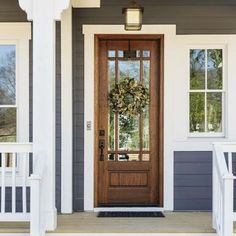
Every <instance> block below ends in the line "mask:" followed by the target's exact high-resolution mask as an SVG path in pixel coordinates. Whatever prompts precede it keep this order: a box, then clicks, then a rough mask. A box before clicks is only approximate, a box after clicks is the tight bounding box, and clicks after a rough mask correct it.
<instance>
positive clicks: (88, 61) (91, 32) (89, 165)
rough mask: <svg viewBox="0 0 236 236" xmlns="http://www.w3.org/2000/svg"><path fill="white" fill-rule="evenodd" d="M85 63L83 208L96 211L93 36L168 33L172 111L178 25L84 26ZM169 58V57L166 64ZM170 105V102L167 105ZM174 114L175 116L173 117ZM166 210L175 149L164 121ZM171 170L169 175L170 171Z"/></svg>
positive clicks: (167, 94)
mask: <svg viewBox="0 0 236 236" xmlns="http://www.w3.org/2000/svg"><path fill="white" fill-rule="evenodd" d="M83 33H84V37H85V38H84V49H85V50H84V52H85V53H84V55H85V58H84V65H85V74H84V75H85V78H84V89H85V92H84V99H85V107H84V112H85V114H84V117H85V118H84V121H85V123H84V127H85V130H84V157H85V158H84V173H85V176H84V209H85V211H93V210H94V149H93V148H91V147H94V126H93V124H94V36H95V35H96V34H117V35H118V34H137V35H138V34H164V36H165V50H164V55H165V59H164V60H165V65H168V66H165V69H164V74H165V78H170V79H165V86H164V87H165V88H168V91H165V106H164V109H165V114H169V113H170V111H169V110H167V109H170V110H172V108H171V107H172V106H171V107H170V105H171V104H172V101H171V99H172V96H171V94H172V92H171V89H172V81H171V73H172V72H171V71H172V66H173V64H174V62H175V61H174V60H173V59H171V58H172V55H173V51H175V45H174V44H175V35H176V26H175V25H144V26H143V28H142V30H141V31H137V32H128V31H125V30H124V26H123V25H84V26H83ZM167 59H168V60H169V61H168V63H167ZM167 104H168V105H167ZM171 117H172V116H171ZM88 121H91V122H92V127H91V130H87V129H86V123H87V122H88ZM164 130H165V134H164V137H165V138H164V147H168V148H165V149H164V156H165V159H164V196H165V197H164V209H165V210H173V175H172V174H171V173H173V152H172V150H171V149H170V148H169V147H170V146H171V145H170V144H169V142H170V140H171V130H172V126H171V123H170V124H168V122H165V125H164ZM169 173H170V174H169Z"/></svg>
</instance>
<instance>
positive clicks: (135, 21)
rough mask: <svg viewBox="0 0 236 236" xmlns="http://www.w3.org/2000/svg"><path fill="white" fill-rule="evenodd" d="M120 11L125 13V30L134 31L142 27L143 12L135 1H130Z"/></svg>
mask: <svg viewBox="0 0 236 236" xmlns="http://www.w3.org/2000/svg"><path fill="white" fill-rule="evenodd" d="M122 12H123V14H124V15H125V30H129V31H136V30H141V29H142V19H143V12H144V8H143V7H142V6H140V5H139V4H137V2H135V1H131V2H130V4H129V6H128V7H126V8H123V10H122Z"/></svg>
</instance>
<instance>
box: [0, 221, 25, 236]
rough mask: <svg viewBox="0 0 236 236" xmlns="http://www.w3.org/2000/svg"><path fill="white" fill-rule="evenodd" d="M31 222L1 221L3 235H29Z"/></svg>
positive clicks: (0, 228) (0, 227)
mask: <svg viewBox="0 0 236 236" xmlns="http://www.w3.org/2000/svg"><path fill="white" fill-rule="evenodd" d="M29 232H30V225H29V222H27V223H25V222H0V235H1V236H5V235H6V236H13V235H17V236H29Z"/></svg>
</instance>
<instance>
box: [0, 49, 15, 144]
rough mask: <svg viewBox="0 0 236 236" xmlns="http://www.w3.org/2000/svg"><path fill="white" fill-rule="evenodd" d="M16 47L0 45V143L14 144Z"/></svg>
mask: <svg viewBox="0 0 236 236" xmlns="http://www.w3.org/2000/svg"><path fill="white" fill-rule="evenodd" d="M16 117H17V108H16V46H15V45H0V142H16V120H17V118H16Z"/></svg>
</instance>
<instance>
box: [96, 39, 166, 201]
mask: <svg viewBox="0 0 236 236" xmlns="http://www.w3.org/2000/svg"><path fill="white" fill-rule="evenodd" d="M97 44H98V61H97V65H98V81H97V98H98V101H96V103H97V122H98V123H97V129H98V130H97V132H96V136H97V137H96V140H95V142H96V145H97V150H96V160H97V170H98V171H97V175H96V178H97V179H96V180H95V181H96V182H97V206H102V205H107V204H108V205H109V204H110V205H121V206H122V205H156V206H157V205H158V206H161V205H162V182H163V181H162V140H163V137H162V129H163V124H162V115H163V107H162V100H163V99H162V96H163V93H162V89H163V86H162V57H163V55H162V37H160V36H159V38H158V37H157V38H154V37H151V38H148V36H147V37H144V36H141V37H130V36H129V37H128V36H123V37H121V38H117V39H116V38H114V37H111V38H108V39H106V38H100V39H99V40H98V43H97ZM127 77H128V78H134V79H135V80H137V81H141V82H142V84H143V85H145V87H146V88H148V90H149V93H150V102H149V105H147V106H146V108H145V109H144V110H143V112H142V113H141V114H140V115H137V116H134V117H129V116H125V115H120V114H118V113H115V112H113V111H112V109H110V107H109V102H108V95H109V91H110V90H111V89H112V88H114V86H115V84H116V83H119V82H120V81H122V80H124V79H125V78H127Z"/></svg>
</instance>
